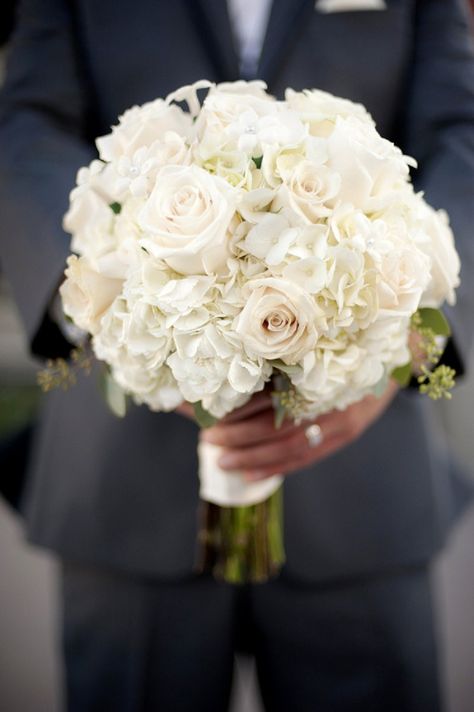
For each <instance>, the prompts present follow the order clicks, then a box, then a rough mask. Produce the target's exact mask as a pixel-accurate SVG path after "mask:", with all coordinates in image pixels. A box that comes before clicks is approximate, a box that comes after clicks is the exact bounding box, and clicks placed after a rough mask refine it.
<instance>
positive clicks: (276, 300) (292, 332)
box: [234, 277, 319, 364]
mask: <svg viewBox="0 0 474 712" xmlns="http://www.w3.org/2000/svg"><path fill="white" fill-rule="evenodd" d="M246 290H247V292H248V294H249V297H248V300H247V303H246V305H245V307H244V308H243V310H242V312H241V313H240V315H239V316H238V317H237V318H236V320H235V322H234V329H235V331H236V333H237V334H239V336H240V338H241V339H242V343H243V344H244V347H245V349H246V351H247V352H248V353H249V354H251V355H255V356H260V357H262V358H266V359H282V360H283V361H284V362H285V363H287V364H293V363H297V362H298V361H299V360H300V359H302V358H303V356H304V355H305V354H306V353H307V352H308V351H310V350H311V349H312V348H314V346H315V344H316V341H317V339H318V332H317V330H316V324H315V322H316V319H317V317H318V316H319V311H318V309H317V307H316V305H315V303H314V302H313V300H312V299H311V298H310V297H309V296H308V294H306V292H304V291H303V290H302V289H300V288H299V287H298V286H297V285H296V284H294V283H293V282H289V281H287V280H284V279H277V278H273V277H268V278H266V279H256V280H253V281H250V282H249V283H248V284H247V285H246Z"/></svg>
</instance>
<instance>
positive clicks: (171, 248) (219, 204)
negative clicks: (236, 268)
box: [138, 165, 236, 274]
mask: <svg viewBox="0 0 474 712" xmlns="http://www.w3.org/2000/svg"><path fill="white" fill-rule="evenodd" d="M235 205H236V193H235V191H234V190H233V189H232V188H231V187H230V186H229V185H228V183H226V182H225V181H224V180H222V179H221V178H219V177H217V176H212V175H210V174H209V173H207V172H206V171H204V170H203V169H202V168H198V167H197V166H194V165H193V166H166V167H165V168H163V169H162V170H161V171H160V172H159V174H158V176H157V180H156V184H155V187H154V189H153V191H152V193H151V195H150V197H149V198H148V200H147V201H146V203H145V205H144V206H143V208H142V210H141V211H140V213H139V217H138V221H139V224H140V227H141V228H142V230H143V231H144V233H145V234H144V237H143V238H142V240H141V242H140V244H141V245H142V247H144V248H145V250H147V251H148V252H149V253H150V254H152V255H153V256H154V257H157V258H159V259H162V260H164V262H166V263H167V264H168V265H169V266H170V267H171V268H172V269H174V270H176V271H177V272H180V273H182V274H203V273H207V274H213V273H216V272H218V271H220V270H221V269H223V268H224V267H225V263H226V259H227V257H228V256H229V255H230V252H229V246H228V235H227V230H228V228H229V225H230V222H231V220H232V217H233V215H234V212H235Z"/></svg>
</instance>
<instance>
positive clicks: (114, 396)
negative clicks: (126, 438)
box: [102, 371, 127, 418]
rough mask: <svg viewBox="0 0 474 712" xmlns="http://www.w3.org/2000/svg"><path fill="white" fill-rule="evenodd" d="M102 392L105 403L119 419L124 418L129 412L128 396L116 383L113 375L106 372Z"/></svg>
mask: <svg viewBox="0 0 474 712" xmlns="http://www.w3.org/2000/svg"><path fill="white" fill-rule="evenodd" d="M102 390H103V393H104V396H105V401H106V403H107V405H108V406H109V408H110V410H111V411H112V413H113V414H114V415H116V416H117V418H124V417H125V414H126V412H127V395H126V393H125V391H123V390H122V388H120V386H119V385H118V383H117V382H116V381H114V379H113V377H112V374H111V373H110V372H109V371H106V372H105V374H104V377H103V382H102Z"/></svg>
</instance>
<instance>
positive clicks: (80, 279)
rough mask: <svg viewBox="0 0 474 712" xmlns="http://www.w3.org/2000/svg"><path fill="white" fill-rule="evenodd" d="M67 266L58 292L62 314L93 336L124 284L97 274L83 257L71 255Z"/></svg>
mask: <svg viewBox="0 0 474 712" xmlns="http://www.w3.org/2000/svg"><path fill="white" fill-rule="evenodd" d="M67 264H68V267H67V269H66V271H65V275H66V280H65V281H64V282H63V284H62V285H61V287H60V290H59V291H60V294H61V297H62V300H63V308H64V313H65V314H67V315H68V316H70V317H71V319H72V320H73V321H74V323H75V324H76V325H77V326H79V327H80V328H81V329H85V330H86V331H88V332H90V333H91V334H95V333H96V332H97V331H98V329H99V326H100V320H101V318H102V317H103V316H104V314H105V312H106V311H107V309H108V308H109V307H110V305H111V304H112V302H113V301H114V299H115V297H116V296H118V294H120V291H121V289H122V285H123V281H122V280H121V279H111V278H110V277H105V276H104V275H103V274H100V273H99V272H96V271H95V270H94V269H93V268H92V267H91V265H90V263H89V262H88V260H87V259H86V258H85V257H76V256H75V255H71V257H69V258H68V261H67Z"/></svg>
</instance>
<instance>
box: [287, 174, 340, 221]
mask: <svg viewBox="0 0 474 712" xmlns="http://www.w3.org/2000/svg"><path fill="white" fill-rule="evenodd" d="M340 187H341V177H340V175H339V174H338V173H336V172H335V171H332V170H330V169H329V168H327V167H326V166H324V165H320V164H318V163H314V162H312V161H300V162H299V163H297V164H296V165H295V167H294V169H293V170H292V171H291V172H290V173H289V175H288V176H287V177H286V178H285V184H284V185H282V186H281V188H280V189H279V191H278V195H277V197H276V199H275V209H276V208H278V206H279V205H285V204H288V205H290V207H291V208H292V209H293V210H294V211H295V212H296V213H297V214H298V215H300V216H301V217H302V218H303V220H304V221H305V222H306V223H308V224H312V223H315V222H317V221H318V220H320V219H321V218H323V217H327V216H328V215H330V214H331V212H332V206H333V203H334V201H335V199H336V197H337V195H338V192H339V189H340Z"/></svg>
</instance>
